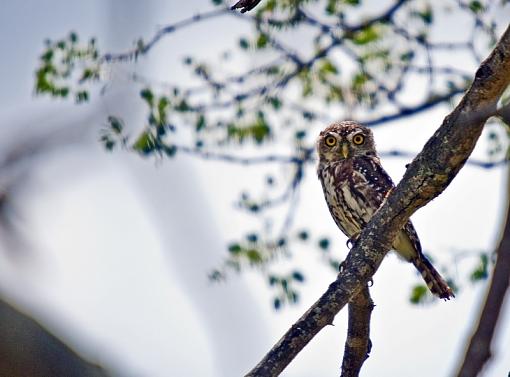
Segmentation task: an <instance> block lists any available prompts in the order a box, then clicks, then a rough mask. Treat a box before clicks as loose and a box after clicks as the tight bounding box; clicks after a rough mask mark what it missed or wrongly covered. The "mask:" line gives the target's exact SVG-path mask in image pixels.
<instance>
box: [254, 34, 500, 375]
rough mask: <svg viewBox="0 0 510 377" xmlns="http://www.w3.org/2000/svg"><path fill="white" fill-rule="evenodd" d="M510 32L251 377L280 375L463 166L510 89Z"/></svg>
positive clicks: (362, 284) (330, 320)
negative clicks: (337, 270)
mask: <svg viewBox="0 0 510 377" xmlns="http://www.w3.org/2000/svg"><path fill="white" fill-rule="evenodd" d="M508 72H510V27H509V28H507V30H506V31H505V32H504V34H503V36H502V37H501V39H500V41H499V42H498V43H497V45H496V46H495V48H494V49H493V51H492V53H491V54H490V56H489V57H488V58H487V59H486V60H485V61H484V62H483V63H482V64H481V65H480V67H479V68H478V70H477V72H476V75H475V79H474V81H473V83H472V85H471V87H470V88H469V90H468V91H467V92H466V94H465V95H464V97H463V98H462V100H461V102H460V103H459V105H458V106H457V107H456V108H455V110H454V111H453V112H452V113H451V114H450V115H448V116H447V117H446V118H445V119H444V121H443V124H442V125H441V127H440V128H439V129H438V130H437V131H436V132H435V133H434V135H433V136H432V137H431V138H430V139H429V141H428V142H427V143H426V144H425V146H424V148H423V150H422V152H421V153H420V154H419V155H418V156H417V157H416V158H415V159H414V161H413V162H412V163H411V164H410V165H409V167H408V169H407V171H406V173H405V175H404V177H403V178H402V180H401V182H400V183H399V184H398V186H397V187H396V189H395V190H394V191H393V192H392V193H391V195H390V196H389V197H388V199H387V200H386V202H385V203H384V204H383V206H382V207H381V208H380V209H379V211H377V213H376V214H375V215H374V217H373V218H372V220H371V221H370V222H369V223H368V224H367V226H366V227H365V228H364V229H363V231H362V232H361V235H360V238H359V239H358V242H356V245H355V246H354V247H353V248H352V249H351V251H350V253H349V254H348V256H347V258H346V260H345V261H344V264H343V269H342V271H341V272H340V273H339V274H338V276H337V279H336V280H335V281H334V282H333V283H332V284H331V285H330V286H329V288H328V290H327V291H326V292H325V293H324V294H323V295H322V297H321V298H320V299H319V300H318V301H317V302H316V303H315V304H313V305H312V307H311V308H310V309H308V310H307V311H306V313H305V314H304V315H303V316H302V317H301V318H300V319H299V320H298V321H297V322H296V323H295V324H294V325H292V327H291V328H290V329H289V330H288V331H287V333H286V334H285V335H284V336H283V337H282V338H281V339H280V340H279V341H278V343H276V345H275V346H274V347H273V348H272V349H271V350H270V351H269V352H268V353H267V354H266V356H265V357H264V358H263V359H262V361H261V362H260V363H259V364H258V365H257V366H256V367H255V368H254V369H253V370H252V371H250V372H249V373H248V376H277V375H279V374H280V373H281V372H282V371H283V370H284V369H285V367H286V366H287V365H288V364H289V363H290V362H291V361H292V360H293V359H294V357H295V356H296V355H297V354H298V353H299V352H300V351H301V350H302V349H303V347H305V346H306V344H308V342H309V341H310V340H311V339H312V338H313V337H314V336H315V335H316V334H317V333H318V332H319V331H320V330H321V329H322V328H324V327H325V326H326V325H328V324H331V323H332V322H333V319H334V317H335V315H336V314H337V313H338V312H339V311H340V310H341V309H342V308H343V307H344V306H345V305H346V304H347V303H348V302H349V301H350V300H351V299H352V298H353V297H354V296H355V295H357V294H358V293H360V292H361V290H362V289H363V287H365V286H366V285H367V284H368V282H369V280H370V279H371V277H372V276H373V274H374V273H375V272H376V271H377V269H378V267H379V265H380V264H381V262H382V260H383V258H384V256H385V255H386V253H387V251H388V250H389V249H390V248H391V244H392V243H393V239H394V238H395V236H396V234H397V232H398V231H399V230H400V229H401V228H402V227H403V225H404V224H405V223H406V221H407V220H408V219H409V217H410V216H411V215H412V214H413V213H414V212H416V210H418V209H419V208H421V207H423V206H424V205H426V204H427V203H428V202H430V201H431V200H432V199H434V198H435V197H437V196H438V195H439V194H441V193H442V192H443V191H444V190H445V189H446V187H447V186H448V185H449V184H450V182H451V181H452V180H453V179H454V178H455V176H456V175H457V173H458V172H459V170H460V169H461V168H462V167H463V166H464V163H465V162H466V160H467V159H468V157H469V155H470V154H471V152H472V151H473V148H474V147H475V144H476V142H477V140H478V138H479V137H480V134H481V132H482V129H483V126H484V124H485V122H486V120H487V119H488V118H489V117H490V116H492V115H493V114H495V113H496V105H497V102H498V100H499V98H500V96H501V95H502V93H503V91H504V90H505V89H506V88H507V86H508V85H509V84H510V75H508Z"/></svg>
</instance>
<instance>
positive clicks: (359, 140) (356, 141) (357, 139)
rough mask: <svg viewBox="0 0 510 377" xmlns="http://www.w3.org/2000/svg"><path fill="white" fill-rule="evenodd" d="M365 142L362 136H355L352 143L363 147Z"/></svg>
mask: <svg viewBox="0 0 510 377" xmlns="http://www.w3.org/2000/svg"><path fill="white" fill-rule="evenodd" d="M364 141H365V138H364V137H363V135H361V134H357V135H354V137H353V138H352V142H353V143H354V144H356V145H361V144H363V142H364Z"/></svg>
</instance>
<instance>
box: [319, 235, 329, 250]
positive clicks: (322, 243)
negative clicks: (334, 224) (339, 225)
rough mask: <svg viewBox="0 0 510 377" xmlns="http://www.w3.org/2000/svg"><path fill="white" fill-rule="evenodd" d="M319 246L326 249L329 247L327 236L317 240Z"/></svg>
mask: <svg viewBox="0 0 510 377" xmlns="http://www.w3.org/2000/svg"><path fill="white" fill-rule="evenodd" d="M319 248H321V249H322V250H324V251H326V250H328V249H329V239H328V238H321V239H320V240H319Z"/></svg>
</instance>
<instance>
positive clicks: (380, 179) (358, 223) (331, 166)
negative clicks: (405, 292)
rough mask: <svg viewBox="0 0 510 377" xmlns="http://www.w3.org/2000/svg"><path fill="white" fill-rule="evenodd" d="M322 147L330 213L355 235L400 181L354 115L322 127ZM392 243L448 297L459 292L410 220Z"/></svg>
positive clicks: (434, 288) (346, 231)
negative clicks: (424, 246) (395, 179)
mask: <svg viewBox="0 0 510 377" xmlns="http://www.w3.org/2000/svg"><path fill="white" fill-rule="evenodd" d="M317 151H318V154H319V165H318V168H317V174H318V176H319V180H320V181H321V183H322V188H323V191H324V196H325V198H326V203H327V204H328V207H329V211H330V213H331V216H332V217H333V219H334V220H335V223H336V224H337V225H338V227H339V228H340V230H341V231H342V232H343V233H344V234H345V235H346V236H347V237H349V238H350V239H351V240H353V239H356V238H357V237H358V235H359V233H360V231H361V229H362V228H363V227H364V226H365V225H366V224H367V223H368V221H369V220H370V219H371V218H372V216H373V214H374V213H375V211H377V209H378V208H379V207H380V206H381V204H382V203H383V201H384V199H385V197H386V195H387V194H388V193H389V191H390V190H392V189H393V188H394V187H395V186H394V184H393V181H392V180H391V178H390V176H389V175H388V174H387V173H386V172H385V171H384V169H383V167H382V166H381V162H380V160H379V157H377V153H376V150H375V142H374V138H373V134H372V131H371V130H370V129H368V128H366V127H364V126H362V125H360V124H358V123H356V122H353V121H344V122H339V123H334V124H332V125H330V126H329V127H327V128H326V129H325V130H324V131H322V132H321V133H320V136H319V138H318V140H317ZM393 248H394V249H395V251H397V253H398V254H399V255H400V256H401V257H403V258H404V259H405V260H407V261H409V262H411V263H413V265H414V266H415V267H416V269H417V270H418V271H419V272H420V274H421V275H422V277H423V279H424V280H425V282H426V283H427V286H428V287H429V289H430V291H431V292H432V293H433V294H435V295H437V296H439V297H440V298H444V299H449V298H450V297H453V296H454V295H453V292H452V290H451V289H450V287H449V286H448V284H447V283H446V282H445V281H444V279H443V278H442V277H441V275H440V274H439V272H437V271H436V269H435V268H434V267H433V266H432V264H431V263H430V261H429V260H428V259H427V258H426V257H425V255H423V253H422V249H421V244H420V240H419V238H418V235H417V234H416V231H415V229H414V227H413V224H412V223H411V221H408V222H407V224H406V225H405V226H404V228H403V229H402V230H401V231H400V233H399V234H398V235H397V237H396V239H395V241H394V243H393Z"/></svg>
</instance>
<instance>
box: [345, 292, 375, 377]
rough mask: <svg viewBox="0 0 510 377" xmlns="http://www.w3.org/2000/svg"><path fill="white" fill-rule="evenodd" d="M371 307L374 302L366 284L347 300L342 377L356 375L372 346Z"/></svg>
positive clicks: (372, 307) (353, 376)
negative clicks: (349, 300)
mask: <svg viewBox="0 0 510 377" xmlns="http://www.w3.org/2000/svg"><path fill="white" fill-rule="evenodd" d="M373 309H374V303H373V302H372V299H371V298H370V291H369V290H368V286H365V287H364V288H363V289H362V290H361V292H360V293H358V294H357V295H356V296H354V297H353V298H352V300H351V302H349V306H348V312H349V324H348V327H347V339H346V340H345V350H344V357H343V361H342V374H341V376H342V377H356V376H358V375H359V372H360V370H361V367H362V366H363V363H364V362H365V360H366V359H367V358H368V354H369V353H370V349H371V348H372V344H371V342H370V316H371V315H372V310H373Z"/></svg>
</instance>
